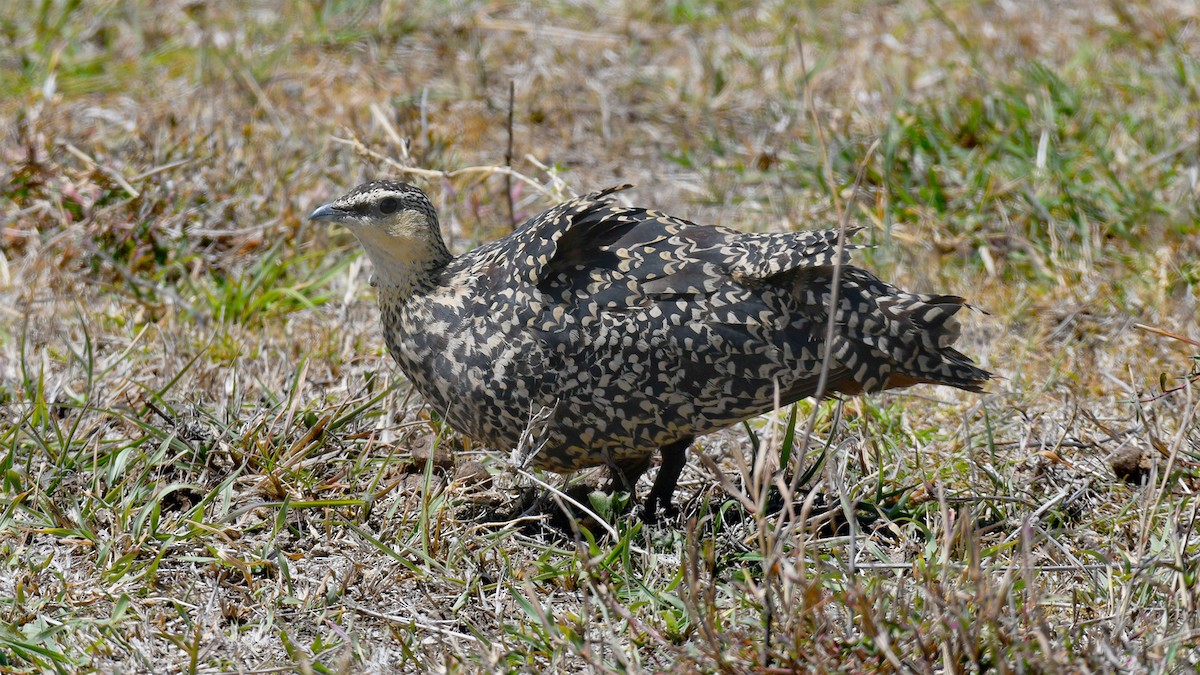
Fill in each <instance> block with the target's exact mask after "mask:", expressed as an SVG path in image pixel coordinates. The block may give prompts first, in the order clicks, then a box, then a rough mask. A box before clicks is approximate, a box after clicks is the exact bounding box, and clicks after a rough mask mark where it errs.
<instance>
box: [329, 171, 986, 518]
mask: <svg viewBox="0 0 1200 675" xmlns="http://www.w3.org/2000/svg"><path fill="white" fill-rule="evenodd" d="M629 187H631V186H629V185H620V186H616V187H611V188H608V189H604V190H600V191H597V192H592V193H589V194H585V195H583V196H580V197H576V198H573V199H570V200H567V201H565V202H563V203H560V204H558V205H556V206H554V207H552V208H550V209H548V210H546V211H544V212H542V213H540V214H538V215H536V216H533V217H532V218H529V219H528V220H527V221H526V222H525V223H524V224H523V225H521V226H520V227H518V228H516V229H515V230H514V231H513V232H512V233H511V234H509V235H508V236H505V237H503V238H500V239H498V240H495V241H492V242H490V243H487V244H484V245H482V246H479V247H477V248H474V249H473V250H470V251H468V252H466V253H463V254H461V255H454V254H452V253H451V252H450V250H449V249H448V248H447V246H446V243H445V240H444V239H443V237H442V233H441V229H440V224H439V220H438V214H437V212H436V210H435V209H434V207H433V205H432V203H431V202H430V200H429V197H428V196H427V195H426V194H425V192H423V191H422V190H421V189H420V188H418V187H415V186H413V185H410V184H407V183H404V182H401V181H398V180H378V181H373V182H368V183H364V184H362V185H359V186H358V187H356V188H354V189H352V190H350V191H349V192H348V193H346V194H344V195H343V196H341V197H339V198H337V199H335V200H334V201H332V202H329V203H327V204H324V205H322V206H320V207H318V208H317V209H316V210H314V211H313V212H312V214H311V215H310V216H309V218H310V220H312V221H323V222H330V223H336V224H338V225H341V226H344V227H346V228H347V229H349V231H350V232H351V233H353V235H354V236H355V237H356V238H357V239H358V241H359V242H360V243H361V245H362V248H363V250H364V251H365V253H366V256H367V258H368V259H369V260H370V261H371V263H372V266H373V276H372V278H371V285H372V286H374V287H375V289H376V292H377V294H378V303H379V308H380V316H381V323H382V328H383V337H384V341H385V343H386V345H387V349H388V351H389V353H390V354H391V356H392V357H393V358H394V359H395V361H396V363H397V364H398V365H399V368H400V370H402V371H403V372H404V374H405V376H406V377H407V378H408V380H409V381H410V382H411V384H412V386H413V387H414V388H415V389H416V390H417V392H419V393H420V394H421V395H422V396H423V397H424V399H425V401H426V402H427V403H428V404H429V405H430V406H432V407H433V408H434V409H435V410H436V411H437V412H439V413H440V414H441V415H442V418H443V419H444V420H445V421H446V422H448V423H449V425H450V426H451V427H453V428H454V429H455V430H456V431H458V432H459V433H461V434H464V435H466V436H468V437H470V438H471V439H473V440H475V441H478V442H481V443H483V444H484V445H485V446H487V447H490V448H493V449H497V450H500V449H509V450H513V449H515V448H518V447H519V446H524V447H525V448H526V450H525V451H524V452H525V453H526V456H524V457H523V458H521V459H522V461H524V462H526V463H530V464H532V465H533V466H534V467H537V468H541V469H544V470H549V471H552V472H557V473H570V472H574V471H576V470H580V469H585V468H589V467H599V466H607V467H608V468H609V471H610V476H611V482H610V488H612V489H616V488H620V487H624V488H626V489H628V490H629V491H630V492H631V493H635V485H636V483H637V481H638V479H639V478H640V477H641V476H642V475H643V474H644V473H645V472H646V471H647V470H648V469H649V468H650V467H651V465H652V463H653V458H654V454H655V453H656V452H658V453H659V454H660V455H661V462H660V466H659V470H658V473H657V476H656V478H655V480H654V482H653V485H652V486H651V489H650V492H649V494H648V495H647V497H646V499H645V501H644V502H643V506H642V511H641V516H642V518H643V519H644V520H646V521H647V522H654V521H656V520H657V517H658V513H659V512H660V510H661V511H662V512H663V513H665V514H667V515H677V514H678V509H677V508H676V507H675V506H674V504H673V503H672V501H673V498H674V493H675V490H676V487H677V484H678V481H679V477H680V475H681V472H682V470H683V468H684V467H685V465H686V462H687V451H688V448H689V447H690V446H691V445H692V443H693V441H694V439H695V438H697V437H699V436H702V435H704V434H707V433H710V432H713V431H716V430H719V429H722V428H724V427H727V426H730V425H733V424H736V423H738V422H742V421H744V420H747V419H749V418H752V417H754V416H757V415H759V414H762V413H764V412H767V411H770V410H772V409H774V408H775V407H776V406H780V405H789V404H791V403H793V402H796V401H799V400H801V399H804V398H807V397H810V396H814V395H818V394H821V395H825V396H835V395H840V394H844V395H856V394H862V393H872V392H878V391H882V390H885V389H893V388H899V387H908V386H912V385H916V384H922V383H928V384H935V385H948V386H950V387H956V388H959V389H964V390H967V391H972V392H980V391H982V390H983V386H984V385H985V384H986V382H987V381H988V380H989V379H990V378H991V377H992V374H991V373H989V372H988V371H986V370H984V369H982V368H980V367H978V366H976V365H975V363H974V362H973V361H972V360H971V359H970V358H969V357H967V356H966V355H964V354H963V353H961V352H959V351H957V350H956V349H955V348H954V347H953V344H954V343H955V341H956V340H957V339H958V338H959V336H960V332H961V328H960V322H959V316H958V313H959V312H960V311H961V310H962V309H964V308H966V307H971V305H969V304H967V302H966V300H964V299H963V298H962V297H959V296H957V295H945V294H917V293H911V292H908V291H905V290H901V289H900V288H897V287H896V286H893V285H891V284H889V283H887V282H884V281H882V280H880V279H879V278H878V277H877V276H875V275H874V274H872V273H871V272H869V271H867V270H865V269H863V268H860V267H856V266H854V265H852V264H851V262H850V256H851V252H852V251H853V250H854V248H855V246H853V245H847V244H846V242H845V239H844V238H843V239H842V240H841V242H839V231H838V229H836V228H834V229H819V230H809V231H794V232H773V233H772V232H767V233H763V232H758V233H746V232H740V231H737V230H735V229H732V228H728V227H724V226H717V225H700V224H696V223H694V222H691V221H688V220H685V219H682V218H677V217H674V216H670V215H667V214H665V213H662V212H659V211H656V210H653V209H648V208H640V207H631V206H624V205H621V204H619V203H618V202H617V198H616V195H617V193H618V192H620V191H622V190H625V189H627V188H629ZM835 288H836V292H835ZM826 359H828V363H827V364H825V361H826ZM823 367H824V368H826V372H825V382H824V383H822V382H821V375H822V369H823ZM822 385H823V386H822ZM819 389H820V391H819Z"/></svg>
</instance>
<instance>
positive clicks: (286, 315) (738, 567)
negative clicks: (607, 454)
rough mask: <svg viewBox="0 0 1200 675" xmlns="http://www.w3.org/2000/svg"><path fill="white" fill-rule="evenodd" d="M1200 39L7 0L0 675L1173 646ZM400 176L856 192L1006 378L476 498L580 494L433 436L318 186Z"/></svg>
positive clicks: (523, 189) (512, 188) (1172, 16)
mask: <svg viewBox="0 0 1200 675" xmlns="http://www.w3.org/2000/svg"><path fill="white" fill-rule="evenodd" d="M35 4H36V6H33V5H35ZM1198 33H1200V5H1197V4H1196V3H1194V2H1192V1H1191V0H1157V1H1153V2H1151V1H1140V2H1139V1H1134V2H1128V3H1123V2H1115V1H1114V2H1110V3H1094V2H1085V1H1084V0H1057V1H1055V2H1042V1H1040V0H997V1H995V2H984V3H975V2H967V1H965V0H924V1H921V0H895V1H892V2H875V1H868V0H831V1H830V2H809V3H801V2H790V1H788V2H772V3H750V2H736V1H728V2H712V3H706V2H699V1H695V2H692V1H688V0H677V1H675V2H666V3H658V4H651V3H640V2H623V1H619V0H614V1H612V2H606V3H602V4H599V5H592V4H588V3H548V4H544V5H543V4H538V3H522V4H519V5H517V6H510V5H509V4H508V3H501V2H495V1H491V2H485V1H474V0H467V1H460V2H450V3H442V2H415V3H400V2H385V3H382V4H381V5H374V4H367V3H360V2H349V1H345V2H276V3H271V2H257V3H252V4H246V5H242V4H238V3H216V2H210V3H205V2H163V3H152V2H147V1H145V0H129V1H117V0H111V1H100V0H95V1H89V2H78V1H65V0H60V1H52V0H46V1H45V2H40V3H5V4H4V5H3V7H0V153H2V157H3V160H2V162H0V469H2V473H3V484H2V485H0V568H2V569H3V573H2V574H0V672H26V671H39V670H40V671H60V672H80V671H85V672H86V671H92V672H114V671H121V672H149V671H153V672H180V671H187V672H208V673H211V672H276V671H288V670H295V671H299V672H358V671H367V672H392V671H396V670H407V671H425V670H439V671H448V672H474V671H477V670H481V669H482V670H489V671H525V670H531V669H554V670H560V671H578V670H582V669H596V670H605V671H607V670H617V671H659V670H679V671H682V672H688V671H711V670H718V669H720V670H724V671H729V672H749V671H755V672H785V671H788V670H791V669H797V670H805V671H812V672H855V671H870V672H983V671H996V672H1134V673H1143V672H1145V673H1166V672H1191V671H1192V670H1193V669H1194V668H1196V666H1197V663H1200V611H1198V609H1200V607H1198V606H1200V583H1198V581H1197V577H1198V576H1200V533H1197V531H1196V520H1197V512H1198V509H1200V506H1198V504H1200V500H1198V499H1197V496H1196V491H1197V489H1198V488H1200V424H1198V416H1200V396H1198V393H1200V392H1198V391H1197V387H1196V384H1197V370H1196V355H1197V354H1198V353H1200V347H1198V346H1197V344H1196V343H1195V342H1194V340H1196V339H1197V338H1200V325H1198V323H1197V312H1198V307H1197V297H1198V292H1200V263H1198V261H1200V187H1198V182H1200V35H1198ZM510 87H511V92H512V103H511V106H510ZM510 115H511V120H512V121H511V127H510V123H509V118H510ZM510 129H511V132H510ZM510 145H511V160H509V159H508V156H509V147H510ZM506 166H511V170H509V169H507V168H506ZM385 176H388V177H399V178H405V179H407V180H410V181H413V182H415V183H417V184H419V185H421V186H422V187H424V188H425V189H426V190H427V191H428V192H429V193H430V194H431V195H432V196H433V199H434V202H435V205H436V206H437V207H438V208H439V209H440V212H441V214H442V222H443V226H444V229H445V231H446V233H447V236H448V238H449V240H450V243H451V246H452V247H453V248H454V249H455V250H459V251H461V250H466V249H467V248H470V247H471V246H474V245H476V244H478V243H479V242H483V241H488V240H490V239H493V238H495V237H498V236H502V235H503V234H504V233H506V232H507V231H508V230H509V229H510V228H511V226H512V224H513V223H514V222H517V221H520V220H521V219H523V218H525V217H528V216H530V215H533V214H535V213H537V212H538V211H539V210H541V209H543V208H546V207H548V206H550V205H552V204H554V203H555V202H556V201H557V200H558V199H561V198H563V197H565V196H567V195H570V194H573V193H581V192H585V191H590V190H593V189H598V188H602V187H606V186H609V185H613V184H618V183H623V182H631V183H635V184H637V185H638V186H639V187H638V189H636V190H635V191H632V192H630V193H627V194H628V199H630V200H633V201H634V202H636V203H637V204H639V205H645V206H653V207H656V208H659V209H662V210H665V211H668V212H670V213H673V214H676V215H679V216H682V217H686V218H689V219H691V220H695V221H700V222H707V223H717V224H721V225H727V226H730V227H735V228H739V229H745V230H763V231H767V230H770V231H780V230H790V229H805V228H817V227H837V226H839V225H845V226H856V227H861V228H864V229H863V230H862V231H861V232H860V233H859V234H857V235H856V241H857V242H859V243H863V244H869V245H871V247H870V248H867V249H863V250H860V251H858V252H856V260H857V261H858V262H859V263H860V264H863V265H864V266H866V267H869V268H870V269H872V270H873V271H875V272H877V273H878V274H879V275H880V276H882V277H883V278H885V279H889V280H891V281H893V282H897V283H899V284H901V285H904V286H906V287H909V288H912V289H914V290H919V291H937V292H951V293H958V294H961V295H964V296H967V297H968V298H969V299H970V300H971V302H972V303H974V304H975V305H976V306H977V307H978V308H979V309H980V310H981V311H978V312H973V313H972V314H971V315H970V316H969V317H967V319H966V322H965V325H966V329H965V331H964V335H963V339H962V341H961V348H962V349H963V351H965V352H967V353H969V354H972V355H974V356H975V357H976V358H977V360H978V361H979V362H980V363H981V364H982V365H984V366H985V367H987V368H989V369H991V370H993V371H995V372H996V373H997V374H998V375H999V377H998V378H997V379H996V380H995V381H994V382H993V383H991V385H990V386H989V387H988V390H987V392H986V393H984V394H982V395H978V394H969V393H964V392H958V391H950V390H944V389H936V388H928V387H926V388H916V389H912V390H908V391H904V392H897V393H890V394H886V395H880V396H873V397H869V398H860V399H850V400H847V401H826V402H823V403H821V404H819V405H814V404H813V403H812V402H811V401H809V402H802V403H801V404H799V405H798V406H796V407H795V408H792V409H784V410H780V411H777V412H776V413H774V414H772V415H768V416H765V417H763V418H760V419H758V420H755V421H754V422H752V423H751V424H750V425H748V426H747V427H745V428H743V427H738V428H734V429H729V430H726V431H725V432H722V433H720V434H715V435H713V436H710V437H708V438H705V439H702V440H701V444H700V448H699V449H698V451H697V452H696V453H694V454H693V458H692V460H691V462H690V463H689V466H688V468H687V469H686V470H685V473H684V478H683V483H682V486H681V493H680V501H681V504H682V506H683V515H682V516H681V518H680V519H679V520H677V521H674V522H667V523H661V524H658V525H655V526H644V525H642V524H641V523H640V522H638V521H637V520H636V519H635V518H633V517H618V518H613V524H612V525H611V526H609V527H608V528H605V527H603V526H599V525H594V526H593V527H592V528H590V529H588V530H580V531H578V532H575V533H561V532H557V533H556V532H553V531H548V530H540V529H537V528H536V527H534V526H522V524H520V523H507V524H505V523H499V524H497V523H493V522H492V515H493V514H494V513H496V512H498V509H499V506H500V505H503V503H504V502H505V500H507V499H509V498H510V497H511V493H510V492H509V490H508V486H510V485H520V484H528V483H530V482H532V480H533V479H534V478H536V479H537V480H540V481H543V482H546V483H548V484H550V485H551V486H552V487H561V485H562V480H561V479H559V478H557V477H555V476H548V475H534V476H533V477H532V478H531V477H529V476H522V475H518V474H515V473H514V471H513V469H512V467H511V466H510V462H509V458H510V457H511V454H510V451H511V450H512V449H511V448H492V449H481V448H475V447H473V446H469V445H467V444H466V441H464V440H463V439H461V438H458V437H456V436H454V435H453V434H450V433H445V430H442V429H440V427H439V426H438V424H437V420H436V417H434V418H431V416H430V413H429V411H428V410H426V409H424V408H423V407H422V404H421V401H420V399H419V397H417V396H414V395H411V392H410V390H409V388H408V386H407V384H406V382H405V380H404V377H403V375H402V374H401V373H399V372H398V371H397V370H396V369H395V367H394V366H393V365H392V363H391V362H390V359H389V358H388V357H387V355H386V354H385V353H384V351H383V347H382V339H381V336H380V332H379V329H378V318H377V314H376V311H375V307H374V304H373V303H374V297H373V292H372V289H371V288H370V287H369V285H368V283H367V282H368V279H369V274H370V270H369V264H368V263H366V262H365V261H364V258H363V257H362V254H361V252H360V251H359V250H358V248H357V245H356V244H355V242H354V241H353V239H352V237H351V236H350V235H349V234H348V233H346V232H345V231H342V230H338V229H336V228H327V227H323V226H317V225H314V224H310V223H308V222H306V220H305V215H306V214H307V213H308V212H309V211H311V210H312V208H314V207H315V206H316V205H318V204H319V203H321V202H322V201H325V200H328V199H329V198H332V197H333V196H336V195H337V194H339V193H340V192H342V191H344V190H346V189H348V188H349V187H352V186H353V185H355V184H357V183H359V182H361V181H362V180H365V179H368V178H374V177H385ZM1164 331H1165V332H1164ZM1188 340H1193V342H1188ZM756 450H757V452H756ZM431 451H432V453H431ZM430 454H433V455H434V456H437V457H439V458H440V461H439V462H429V461H424V460H423V458H427V457H428V456H429V455H430ZM756 458H757V461H756ZM450 461H452V462H453V464H452V465H451V464H450V463H449V462H450ZM481 470H486V471H487V472H488V474H489V475H490V476H491V477H492V478H491V479H490V480H484V481H481V480H480V479H481V476H482V474H481V473H480V471H481ZM793 479H794V480H793ZM772 484H774V485H776V486H779V487H782V488H783V490H782V491H783V494H784V496H785V499H784V502H785V506H784V507H783V508H779V504H778V502H779V500H778V499H771V500H769V499H768V493H769V492H770V491H769V490H768V489H767V488H768V487H769V486H770V485H772ZM641 489H642V490H643V492H644V491H645V490H646V489H648V484H643V485H642V486H641ZM594 506H595V507H596V508H598V509H601V510H604V509H605V508H609V507H611V506H612V505H611V504H604V503H602V502H597V503H595V504H594Z"/></svg>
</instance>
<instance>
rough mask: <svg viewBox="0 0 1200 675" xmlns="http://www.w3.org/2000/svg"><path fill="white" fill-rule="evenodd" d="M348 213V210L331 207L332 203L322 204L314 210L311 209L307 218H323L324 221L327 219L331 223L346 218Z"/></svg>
mask: <svg viewBox="0 0 1200 675" xmlns="http://www.w3.org/2000/svg"><path fill="white" fill-rule="evenodd" d="M349 215H350V212H349V211H342V210H341V209H335V208H333V204H322V205H321V206H318V207H317V210H316V211H313V212H312V213H310V214H309V216H308V219H309V220H325V221H329V222H332V223H336V222H338V221H339V220H343V219H345V218H347V217H348V216H349Z"/></svg>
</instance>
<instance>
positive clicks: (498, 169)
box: [330, 136, 558, 199]
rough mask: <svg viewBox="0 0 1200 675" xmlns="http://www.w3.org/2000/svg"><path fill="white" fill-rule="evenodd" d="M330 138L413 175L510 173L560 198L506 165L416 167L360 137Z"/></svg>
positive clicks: (447, 177)
mask: <svg viewBox="0 0 1200 675" xmlns="http://www.w3.org/2000/svg"><path fill="white" fill-rule="evenodd" d="M330 140H332V141H333V142H334V143H341V144H342V145H349V146H350V147H352V148H354V151H355V152H357V153H359V154H361V155H364V156H366V157H370V158H371V159H373V160H375V161H377V162H383V163H384V164H387V165H388V166H389V167H391V168H393V169H395V170H396V171H399V172H401V173H406V174H410V175H413V176H424V177H426V178H446V179H450V178H455V177H457V176H465V175H468V174H473V173H478V174H484V175H486V176H491V175H494V174H502V175H503V174H508V175H511V176H512V177H513V178H516V179H517V180H519V181H521V182H522V183H525V184H526V185H529V186H530V187H532V188H533V189H535V190H537V191H538V192H540V193H542V194H543V195H545V196H547V197H549V198H551V199H557V198H558V196H557V195H555V194H554V193H553V192H552V191H550V190H548V189H546V186H544V185H542V184H541V183H539V182H538V181H537V180H535V179H533V178H530V177H529V176H526V175H525V174H523V173H521V172H520V171H515V170H513V169H510V168H508V167H506V166H467V167H463V168H461V169H455V170H454V171H435V170H433V169H418V168H417V167H414V166H406V165H404V164H401V163H400V162H397V161H396V160H394V159H392V158H391V157H387V156H386V155H383V154H381V153H378V152H376V151H374V150H372V149H370V148H368V147H367V146H366V144H364V143H363V142H362V141H361V140H359V139H358V138H338V137H337V136H332V137H330Z"/></svg>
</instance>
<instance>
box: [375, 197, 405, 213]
mask: <svg viewBox="0 0 1200 675" xmlns="http://www.w3.org/2000/svg"><path fill="white" fill-rule="evenodd" d="M398 208H400V200H398V199H396V198H395V197H384V198H383V199H380V200H379V212H380V213H395V212H396V209H398Z"/></svg>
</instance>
